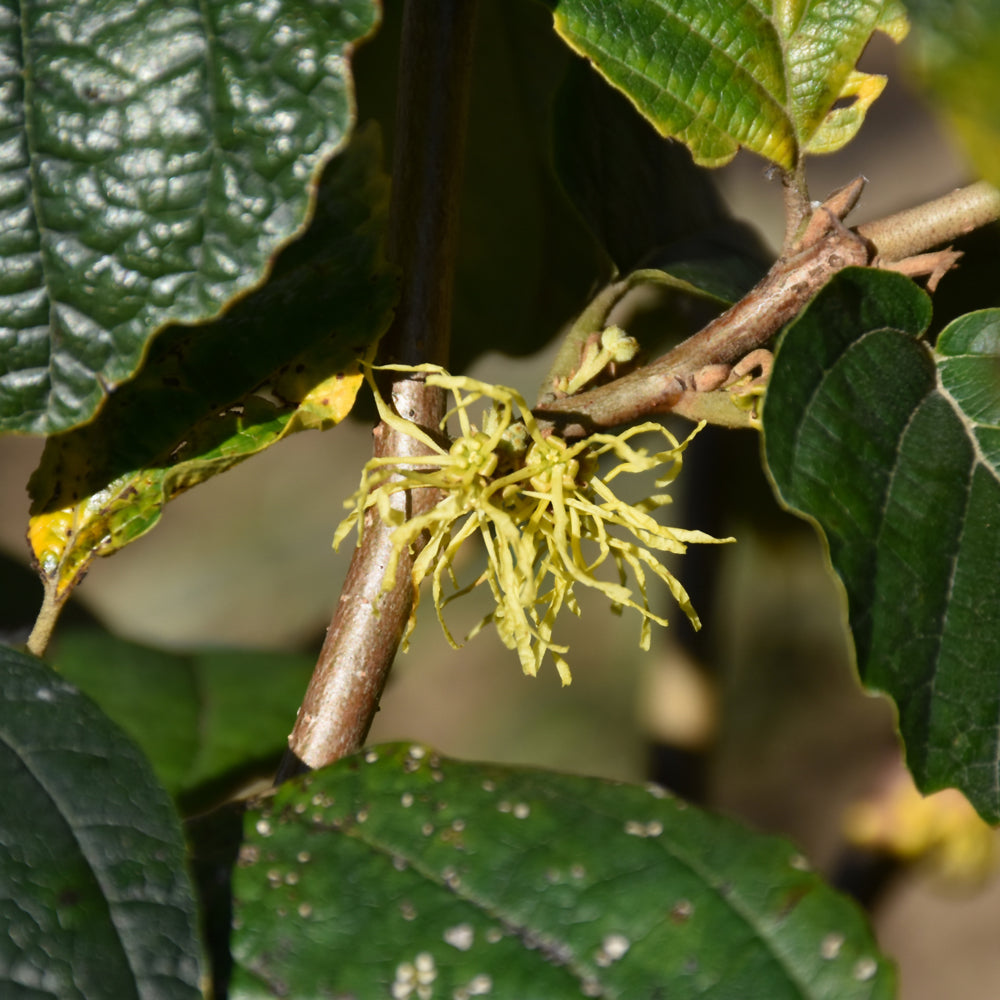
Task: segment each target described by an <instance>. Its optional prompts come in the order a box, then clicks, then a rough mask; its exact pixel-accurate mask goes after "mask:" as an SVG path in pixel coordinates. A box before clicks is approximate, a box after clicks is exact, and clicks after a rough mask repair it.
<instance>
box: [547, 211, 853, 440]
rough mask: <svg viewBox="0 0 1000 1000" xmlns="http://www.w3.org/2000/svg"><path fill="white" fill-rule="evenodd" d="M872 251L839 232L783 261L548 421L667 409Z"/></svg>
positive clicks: (626, 417) (593, 420)
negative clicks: (680, 337) (721, 308)
mask: <svg viewBox="0 0 1000 1000" xmlns="http://www.w3.org/2000/svg"><path fill="white" fill-rule="evenodd" d="M868 254H869V251H868V247H867V245H866V244H865V243H864V241H862V240H860V239H859V238H858V237H857V236H856V235H854V234H853V233H852V232H851V231H850V230H848V229H845V228H843V227H840V228H834V229H832V230H831V231H830V232H829V233H827V235H826V236H824V237H823V238H822V239H820V240H818V241H817V242H816V243H814V244H813V245H812V246H811V247H809V248H808V249H806V250H804V251H802V252H801V253H799V254H797V255H796V256H794V257H792V258H791V259H788V260H784V259H783V260H779V261H778V262H777V263H776V264H775V265H774V267H772V268H771V270H770V271H769V272H768V273H767V275H766V276H765V278H764V279H763V280H762V281H761V282H760V283H759V284H757V285H755V286H754V288H752V289H751V290H750V292H748V293H747V295H745V296H744V297H743V298H742V299H740V301H739V302H737V303H736V304H735V305H734V306H732V308H730V309H727V310H726V311H725V312H724V313H722V315H721V316H718V317H716V319H714V320H713V321H712V322H711V323H709V324H708V326H706V327H705V328H704V329H702V330H701V331H699V332H698V333H696V334H695V335H694V336H693V337H689V338H688V339H687V340H685V341H684V342H683V343H681V344H678V346H677V347H675V348H674V349H673V350H672V351H669V352H668V353H667V354H665V355H663V356H662V357H660V358H658V359H657V360H656V361H653V362H652V363H651V364H649V365H646V366H645V367H644V368H640V369H639V370H638V371H635V372H632V373H631V374H629V375H626V376H624V377H623V378H620V379H617V380H616V381H614V382H611V383H609V384H608V385H604V386H600V387H599V388H597V389H591V390H590V391H589V392H583V393H580V394H579V395H576V396H569V397H566V398H564V399H558V400H555V401H553V402H551V403H548V404H547V405H546V406H544V407H541V408H540V412H542V413H544V415H545V416H546V417H549V418H551V417H552V416H554V415H555V414H556V413H562V414H565V415H566V417H569V418H572V419H574V420H575V421H576V422H577V423H578V425H580V426H583V427H615V426H617V425H619V424H623V423H628V422H630V421H632V420H637V419H640V418H641V417H643V416H645V415H648V414H651V413H658V412H663V411H665V410H668V409H670V408H671V406H672V405H673V404H674V403H675V402H677V400H678V399H680V397H681V395H682V394H683V392H684V390H685V389H686V388H687V386H688V382H689V378H690V376H691V375H693V374H694V373H695V372H697V371H699V370H700V369H702V368H705V367H706V366H708V365H710V364H732V363H734V362H735V361H737V360H739V359H740V358H742V357H743V356H744V355H746V354H748V353H749V352H750V351H752V350H753V349H754V348H757V347H760V346H761V345H762V344H764V343H766V342H767V341H768V340H769V339H770V338H771V337H772V336H773V335H774V334H775V333H776V332H777V331H778V330H779V329H781V327H782V326H784V324H785V323H787V322H788V321H789V320H790V319H792V317H793V316H795V315H796V314H797V313H798V312H799V311H800V310H801V309H802V307H803V306H804V305H805V304H806V302H808V301H809V299H810V298H812V296H813V295H815V294H816V292H818V291H819V290H820V288H822V287H823V285H825V284H826V282H827V281H829V280H830V278H831V277H833V275H834V274H836V273H837V271H839V270H842V269H843V268H845V267H848V266H850V265H852V264H855V265H863V264H867V263H868ZM571 426H572V425H571ZM574 429H575V428H574Z"/></svg>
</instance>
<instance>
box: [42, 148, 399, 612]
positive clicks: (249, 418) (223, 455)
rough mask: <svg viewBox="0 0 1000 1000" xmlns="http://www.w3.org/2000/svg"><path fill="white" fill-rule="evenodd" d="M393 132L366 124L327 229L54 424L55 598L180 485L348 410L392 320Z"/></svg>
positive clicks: (47, 556) (335, 171)
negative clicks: (99, 404)
mask: <svg viewBox="0 0 1000 1000" xmlns="http://www.w3.org/2000/svg"><path fill="white" fill-rule="evenodd" d="M381 158H382V157H381V143H380V140H379V137H378V135H377V132H376V131H374V130H372V129H365V130H361V131H360V132H358V133H356V134H355V136H354V139H353V140H352V142H351V143H350V144H349V145H348V147H347V148H346V149H345V150H344V152H343V153H341V154H340V155H339V156H338V157H337V158H336V160H335V161H334V162H333V163H331V164H330V166H329V167H328V169H327V172H326V174H325V176H324V180H323V184H322V185H321V187H320V190H319V191H318V197H317V202H316V223H317V225H316V228H315V229H313V230H310V232H309V233H307V234H306V235H304V236H303V237H302V238H301V239H300V240H299V241H297V242H296V243H294V244H292V245H291V246H289V247H288V248H287V249H286V250H285V251H284V252H283V253H282V254H280V255H279V256H278V258H277V259H276V261H275V264H274V269H273V271H272V274H271V278H270V280H269V282H268V283H267V284H266V285H264V286H262V287H261V288H260V289H257V290H256V291H254V292H252V293H251V294H249V295H248V296H246V297H245V298H243V299H241V300H240V301H238V302H237V303H236V304H235V305H234V306H233V307H232V308H231V309H229V310H228V311H227V312H226V313H225V315H223V316H222V317H221V318H220V319H218V320H216V321H215V322H213V323H208V324H204V325H201V326H194V327H173V328H171V329H170V330H167V331H164V333H162V334H161V335H160V336H159V337H158V338H157V339H156V341H154V343H153V345H152V347H151V349H150V353H149V357H148V358H147V360H146V363H145V365H144V366H143V368H142V371H141V372H140V373H139V375H138V376H137V377H136V378H135V379H133V380H132V381H130V382H128V383H126V384H125V385H123V386H121V387H120V388H119V389H117V390H116V391H115V392H114V393H113V394H112V396H111V397H110V398H109V399H108V401H107V403H106V404H105V406H104V407H103V409H102V410H101V412H100V413H99V414H98V415H97V417H96V418H95V419H94V420H93V421H91V422H90V423H89V424H85V425H84V426H82V427H78V428H75V429H74V430H72V431H69V432H67V433H64V434H59V435H55V436H53V437H50V438H49V440H48V441H47V442H46V446H45V451H44V452H43V454H42V459H41V462H40V464H39V467H38V469H37V470H36V471H35V473H34V475H33V476H32V478H31V482H30V484H29V492H30V493H31V498H32V507H31V522H30V526H29V540H30V543H31V549H32V552H33V554H34V557H35V560H36V562H37V564H38V567H39V569H40V572H41V575H42V581H43V583H44V585H45V587H46V591H47V594H48V597H49V600H50V602H51V601H55V602H56V603H57V604H58V603H60V602H61V601H62V600H63V599H64V598H65V596H66V595H67V594H68V593H69V591H70V590H71V589H72V588H73V586H74V585H75V584H76V583H77V582H78V581H79V580H80V578H81V577H82V575H83V574H84V573H85V572H86V570H87V568H88V567H89V566H90V564H91V563H92V561H93V560H94V559H95V558H96V557H98V556H106V555H110V554H112V553H113V552H117V551H118V550H119V549H121V548H122V547H123V546H125V545H127V544H128V543H129V542H131V541H133V540H134V539H136V538H138V537H139V536H140V535H142V534H144V533H145V532H146V531H148V530H149V529H150V528H152V527H153V526H154V525H155V524H156V522H157V521H158V520H159V517H160V514H161V512H162V510H163V507H164V505H165V504H166V503H167V502H168V501H170V500H172V499H173V498H174V497H176V496H178V495H179V494H181V493H183V492H184V491H185V490H188V489H190V488H191V487H192V486H196V485H197V484H199V483H201V482H204V481H205V480H206V479H209V478H210V477H212V476H214V475H217V474H218V473H220V472H224V471H225V470H226V469H229V468H231V467H232V466H234V465H236V464H237V463H239V462H242V461H243V460H244V459H246V458H249V457H250V456H251V455H255V454H257V453H258V452H260V451H262V450H264V449H265V448H268V447H270V446H271V445H272V444H275V443H276V442H278V441H280V440H282V439H283V438H285V437H287V436H288V435H289V434H292V433H295V432H296V431H300V430H308V429H326V428H328V427H332V426H333V425H335V424H336V423H338V422H339V421H340V420H342V419H343V418H344V417H345V416H346V415H347V413H348V412H349V411H350V409H351V406H352V405H353V403H354V399H355V397H356V395H357V391H358V386H359V385H360V382H361V376H360V375H358V374H357V368H356V358H357V356H358V354H359V353H360V352H362V351H363V350H365V349H366V347H367V345H369V344H370V343H372V342H373V341H374V340H376V339H377V338H378V337H379V336H380V335H381V334H382V333H383V331H384V330H385V328H386V327H387V325H388V323H389V320H390V317H391V309H392V301H393V296H394V294H395V285H396V279H395V274H394V272H393V270H392V269H391V268H390V266H389V265H388V264H387V263H386V261H385V258H384V256H383V254H382V245H381V236H382V232H383V230H384V221H385V215H386V212H387V208H388V184H387V182H386V179H385V177H384V175H383V174H382V172H381Z"/></svg>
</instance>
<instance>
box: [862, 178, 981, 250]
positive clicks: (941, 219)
mask: <svg viewBox="0 0 1000 1000" xmlns="http://www.w3.org/2000/svg"><path fill="white" fill-rule="evenodd" d="M998 217H1000V191H998V190H997V189H996V188H995V187H993V185H992V184H987V183H986V181H980V182H978V183H977V184H970V185H969V186H968V187H964V188H958V189H957V190H955V191H952V192H950V193H949V194H946V195H944V196H943V197H941V198H935V199H934V201H928V202H925V203H924V204H923V205H917V206H916V207H914V208H908V209H906V210H905V211H903V212H897V213H896V214H895V215H889V216H886V218H884V219H878V220H877V221H875V222H866V223H864V224H863V225H860V226H858V227H857V232H858V235H859V236H861V237H862V238H863V239H866V240H868V242H869V243H871V244H872V245H873V246H874V247H875V250H876V252H877V254H878V256H879V258H880V260H882V261H897V260H902V259H903V258H904V257H911V256H913V255H914V254H918V253H922V252H923V251H924V250H928V249H930V248H931V247H934V246H939V245H941V244H943V243H948V242H950V241H951V240H953V239H955V238H956V237H958V236H963V235H964V234H965V233H971V232H972V230H974V229H978V228H979V227H980V226H984V225H986V224H987V223H988V222H994V221H995V220H996V219H997V218H998Z"/></svg>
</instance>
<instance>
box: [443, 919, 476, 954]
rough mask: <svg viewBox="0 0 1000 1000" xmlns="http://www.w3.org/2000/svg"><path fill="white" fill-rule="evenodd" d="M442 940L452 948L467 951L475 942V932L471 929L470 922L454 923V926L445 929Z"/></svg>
mask: <svg viewBox="0 0 1000 1000" xmlns="http://www.w3.org/2000/svg"><path fill="white" fill-rule="evenodd" d="M444 940H445V942H446V943H447V944H450V945H451V946H452V948H457V949H458V950H459V951H468V950H469V949H470V948H471V947H472V946H473V944H475V941H476V932H475V931H474V930H473V928H472V924H455V926H454V927H448V928H447V929H446V930H445V932H444Z"/></svg>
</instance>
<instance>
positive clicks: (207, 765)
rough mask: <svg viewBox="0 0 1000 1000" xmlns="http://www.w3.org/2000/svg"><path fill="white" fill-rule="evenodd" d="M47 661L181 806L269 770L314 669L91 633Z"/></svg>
mask: <svg viewBox="0 0 1000 1000" xmlns="http://www.w3.org/2000/svg"><path fill="white" fill-rule="evenodd" d="M51 658H52V662H53V665H54V666H55V667H56V668H57V669H58V670H59V672H60V673H61V674H63V675H64V676H65V677H66V678H67V679H68V680H70V681H72V682H73V683H74V684H76V685H77V686H78V687H79V688H80V689H81V690H82V691H84V692H85V693H86V694H87V695H89V696H90V697H91V698H93V699H94V701H96V702H97V704H98V705H100V706H101V708H102V709H103V710H104V711H105V712H106V713H107V714H108V716H109V717H110V718H111V719H113V720H114V721H115V722H116V723H117V724H118V725H120V726H121V727H122V729H124V730H125V732H127V733H128V734H129V736H131V737H132V739H134V740H135V741H136V743H138V744H139V746H140V747H142V749H143V751H144V752H145V754H146V756H147V757H148V758H149V760H150V763H151V764H152V765H153V767H154V769H155V770H156V773H157V775H158V776H159V778H160V781H162V782H163V784H164V786H165V787H166V789H167V791H168V792H170V793H171V794H172V795H175V796H181V797H182V799H183V801H186V802H187V801H192V800H193V801H196V802H197V801H200V798H199V791H205V790H207V791H209V792H210V791H212V790H213V788H214V786H217V785H224V784H226V783H227V779H228V784H229V785H230V786H231V785H232V783H233V780H239V779H240V778H243V777H246V776H247V774H248V772H252V771H254V770H255V768H256V769H258V770H259V768H260V767H261V766H262V765H264V766H268V765H270V766H272V767H273V764H274V760H275V758H276V757H278V756H279V755H280V754H281V752H282V751H283V750H284V748H285V746H286V745H287V736H288V732H289V730H290V729H291V727H292V723H293V722H294V720H295V711H296V709H297V708H298V706H299V703H300V702H301V700H302V695H303V693H304V692H305V689H306V685H307V684H308V683H309V677H310V675H311V673H312V668H313V665H314V662H315V660H314V658H313V657H310V656H306V655H300V654H295V653H272V652H255V651H251V650H235V649H234V650H228V649H209V650H200V651H195V652H189V653H176V652H170V651H168V650H161V649H153V648H151V647H149V646H142V645H140V644H138V643H134V642H127V641H126V640H124V639H119V638H117V637H116V636H113V635H109V634H107V633H104V632H100V631H98V630H96V629H88V630H85V631H76V632H69V633H67V634H63V635H60V636H59V637H58V639H57V641H56V643H55V646H54V652H53V655H52V657H51ZM206 786H207V789H206Z"/></svg>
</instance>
